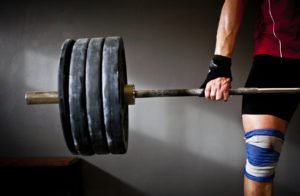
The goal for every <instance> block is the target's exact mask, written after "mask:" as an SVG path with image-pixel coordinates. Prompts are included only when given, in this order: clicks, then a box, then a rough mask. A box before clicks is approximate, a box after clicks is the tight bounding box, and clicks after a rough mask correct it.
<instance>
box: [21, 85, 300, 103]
mask: <svg viewBox="0 0 300 196" xmlns="http://www.w3.org/2000/svg"><path fill="white" fill-rule="evenodd" d="M128 86H132V85H127V86H126V87H125V88H127V87H128ZM130 89H132V91H128V90H127V89H126V90H125V91H124V92H125V94H126V95H125V97H129V98H130V100H134V99H135V98H151V97H186V96H198V97H203V96H204V95H203V89H164V90H134V88H130ZM229 94H230V95H246V94H300V88H236V89H230V91H229ZM25 100H26V103H27V104H57V103H58V93H57V92H55V91H48V92H41V91H28V92H26V94H25ZM126 100H128V98H127V99H126ZM127 102H128V101H127ZM129 104H134V102H130V103H129Z"/></svg>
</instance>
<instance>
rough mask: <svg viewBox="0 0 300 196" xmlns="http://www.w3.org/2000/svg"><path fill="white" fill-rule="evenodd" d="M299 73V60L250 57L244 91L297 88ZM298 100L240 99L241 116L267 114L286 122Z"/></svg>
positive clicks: (288, 97) (285, 97)
mask: <svg viewBox="0 0 300 196" xmlns="http://www.w3.org/2000/svg"><path fill="white" fill-rule="evenodd" d="M299 70H300V59H285V58H279V57H274V56H269V55H259V56H256V57H254V60H253V66H252V69H251V71H250V73H249V76H248V79H247V82H246V85H245V87H258V88H282V87H283V88H288V87H300V71H299ZM299 100H300V95H299V94H297V95H295V94H294V95H292V94H265V95H262V94H259V95H244V96H243V104H242V114H270V115H274V116H276V117H279V118H281V119H284V120H286V121H290V120H291V118H292V116H293V114H294V112H295V110H296V109H297V105H298V103H299Z"/></svg>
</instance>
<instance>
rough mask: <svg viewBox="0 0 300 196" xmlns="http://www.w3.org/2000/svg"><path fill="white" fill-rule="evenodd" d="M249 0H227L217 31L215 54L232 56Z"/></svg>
mask: <svg viewBox="0 0 300 196" xmlns="http://www.w3.org/2000/svg"><path fill="white" fill-rule="evenodd" d="M246 2H247V0H225V2H224V5H223V8H222V12H221V16H220V20H219V26H218V31H217V41H216V48H215V54H218V55H222V56H227V57H231V56H232V54H233V49H234V46H235V43H236V40H237V36H238V33H239V30H240V26H241V22H242V18H243V15H244V10H245V4H246Z"/></svg>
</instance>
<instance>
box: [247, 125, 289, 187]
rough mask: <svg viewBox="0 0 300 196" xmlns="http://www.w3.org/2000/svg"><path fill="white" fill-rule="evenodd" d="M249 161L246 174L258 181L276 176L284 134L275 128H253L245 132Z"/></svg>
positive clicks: (270, 179) (269, 179) (266, 180)
mask: <svg viewBox="0 0 300 196" xmlns="http://www.w3.org/2000/svg"><path fill="white" fill-rule="evenodd" d="M245 141H246V155H247V161H246V166H245V169H244V174H245V176H246V177H247V178H248V179H250V180H253V181H256V182H268V181H272V180H273V178H274V173H275V167H276V164H277V162H278V160H279V156H280V151H281V147H282V144H283V142H284V135H283V133H281V132H280V131H277V130H275V129H259V130H253V131H250V132H248V133H246V134H245Z"/></svg>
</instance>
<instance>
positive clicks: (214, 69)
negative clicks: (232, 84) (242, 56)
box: [200, 55, 232, 88]
mask: <svg viewBox="0 0 300 196" xmlns="http://www.w3.org/2000/svg"><path fill="white" fill-rule="evenodd" d="M230 67H231V58H229V57H225V56H221V55H214V56H213V57H212V60H211V61H210V64H209V71H208V74H207V77H206V79H205V81H204V82H203V84H202V85H201V87H200V88H205V87H206V84H207V83H208V82H209V81H211V80H213V79H216V78H219V77H226V78H230V80H232V75H231V69H230Z"/></svg>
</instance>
